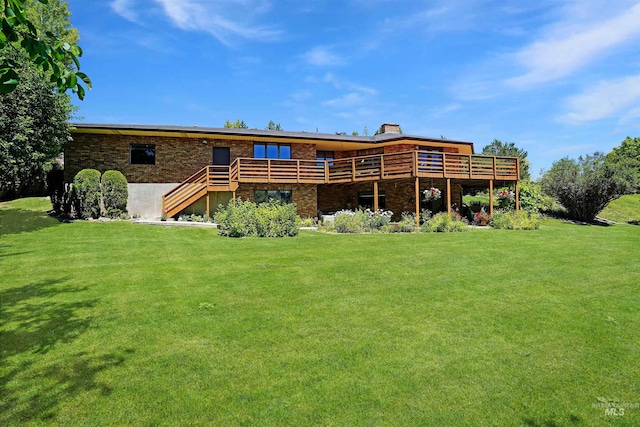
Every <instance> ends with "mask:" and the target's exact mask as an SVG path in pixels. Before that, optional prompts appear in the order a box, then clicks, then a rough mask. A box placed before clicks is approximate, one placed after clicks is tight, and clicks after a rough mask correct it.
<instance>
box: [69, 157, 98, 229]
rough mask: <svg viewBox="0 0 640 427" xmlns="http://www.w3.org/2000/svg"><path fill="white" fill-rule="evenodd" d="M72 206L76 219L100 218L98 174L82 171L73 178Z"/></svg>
mask: <svg viewBox="0 0 640 427" xmlns="http://www.w3.org/2000/svg"><path fill="white" fill-rule="evenodd" d="M72 191H73V205H74V208H75V210H76V216H77V217H78V218H82V219H86V218H98V217H99V216H100V196H101V191H100V172H99V171H97V170H95V169H83V170H81V171H80V172H78V173H77V174H76V176H75V177H74V178H73V190H72Z"/></svg>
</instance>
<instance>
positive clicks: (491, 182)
mask: <svg viewBox="0 0 640 427" xmlns="http://www.w3.org/2000/svg"><path fill="white" fill-rule="evenodd" d="M489 215H491V216H493V180H492V179H490V180H489Z"/></svg>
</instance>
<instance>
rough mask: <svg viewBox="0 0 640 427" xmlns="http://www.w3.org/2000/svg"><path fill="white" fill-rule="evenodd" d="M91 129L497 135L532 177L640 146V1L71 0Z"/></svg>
mask: <svg viewBox="0 0 640 427" xmlns="http://www.w3.org/2000/svg"><path fill="white" fill-rule="evenodd" d="M68 2H69V9H70V10H71V12H72V25H73V26H75V27H76V28H78V30H79V31H80V37H81V40H80V43H79V44H80V46H81V47H82V48H83V49H84V56H83V57H82V70H83V71H85V72H86V73H87V74H88V75H89V76H90V77H91V79H92V80H93V85H94V88H93V90H92V91H91V92H89V93H88V94H87V97H86V98H85V100H84V101H82V102H77V104H78V105H79V106H80V110H79V112H78V116H80V118H81V121H83V122H87V123H118V124H158V125H185V126H207V127H222V126H223V125H224V123H225V121H226V120H232V121H233V120H235V119H238V118H239V119H242V120H244V121H245V122H246V123H247V124H248V125H249V127H252V128H258V129H264V128H265V127H266V126H267V123H268V122H269V120H273V121H275V122H276V123H280V124H281V125H282V127H283V129H285V130H289V131H309V132H315V131H316V129H317V130H318V131H319V132H327V133H333V132H348V133H351V132H353V131H358V132H359V133H360V134H363V131H364V128H365V126H366V127H367V128H368V131H369V133H370V134H373V132H375V130H376V128H377V127H378V126H380V124H382V123H385V122H393V123H398V124H400V125H401V126H402V129H403V132H404V133H407V134H412V135H423V136H432V137H440V136H444V137H446V138H449V139H459V140H464V141H473V142H474V143H475V147H476V151H481V150H482V147H483V146H485V145H487V144H488V143H490V142H491V141H492V140H493V139H495V138H497V139H500V140H502V141H505V142H515V143H516V145H517V146H518V147H521V148H524V149H525V150H527V151H528V152H529V160H530V162H531V164H532V173H533V174H534V176H536V175H537V174H538V173H539V171H540V170H541V169H543V168H544V169H548V168H549V167H550V166H551V164H552V163H553V162H554V161H556V160H558V159H560V158H562V157H564V156H569V157H577V156H579V155H582V154H588V153H593V152H594V151H605V152H607V151H610V150H611V148H613V147H615V146H617V145H619V144H620V142H621V141H622V140H623V139H624V138H625V137H626V136H627V135H629V136H633V137H635V136H640V1H639V0H577V1H574V0H537V1H534V2H525V1H522V0H429V1H417V0H415V1H414V0H313V1H304V0H278V1H277V0H273V1H269V0H92V1H87V0H69V1H68Z"/></svg>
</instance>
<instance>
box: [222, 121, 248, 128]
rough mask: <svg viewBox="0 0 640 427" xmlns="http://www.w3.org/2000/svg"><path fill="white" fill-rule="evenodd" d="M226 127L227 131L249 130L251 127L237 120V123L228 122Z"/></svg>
mask: <svg viewBox="0 0 640 427" xmlns="http://www.w3.org/2000/svg"><path fill="white" fill-rule="evenodd" d="M224 127H225V128H227V129H249V126H247V124H246V123H245V122H244V120H240V119H237V120H236V121H235V122H231V121H230V120H227V122H226V123H225V124H224Z"/></svg>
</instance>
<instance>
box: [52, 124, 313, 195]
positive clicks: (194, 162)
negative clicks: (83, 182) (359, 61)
mask: <svg viewBox="0 0 640 427" xmlns="http://www.w3.org/2000/svg"><path fill="white" fill-rule="evenodd" d="M203 141H206V144H205V143H203ZM131 144H154V145H155V146H156V164H155V165H131V164H129V162H130V157H129V149H130V145H131ZM212 147H230V154H231V161H233V160H234V159H236V158H238V157H248V158H251V157H253V142H250V141H233V140H226V139H221V138H182V137H160V136H138V135H100V134H83V133H75V134H73V141H71V142H69V143H67V144H66V146H65V180H66V181H67V182H70V181H72V180H73V177H74V176H75V175H76V174H77V173H78V172H79V171H80V170H82V169H86V168H93V169H98V170H99V171H100V172H104V171H106V170H109V169H115V170H119V171H120V172H122V173H123V174H124V176H125V177H126V178H127V180H128V181H129V182H130V183H165V182H182V181H184V180H185V179H186V178H188V177H189V176H191V175H192V174H194V173H195V172H197V171H198V170H200V169H202V168H203V167H205V166H206V165H209V164H211V160H212V159H211V157H212V152H211V149H212ZM291 157H292V158H294V159H315V158H316V148H315V145H314V144H291Z"/></svg>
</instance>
